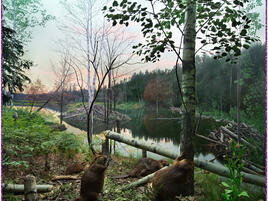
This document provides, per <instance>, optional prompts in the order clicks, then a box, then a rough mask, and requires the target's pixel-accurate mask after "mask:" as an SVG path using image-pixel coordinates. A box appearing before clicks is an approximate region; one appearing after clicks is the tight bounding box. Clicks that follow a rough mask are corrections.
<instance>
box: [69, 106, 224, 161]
mask: <svg viewBox="0 0 268 201" xmlns="http://www.w3.org/2000/svg"><path fill="white" fill-rule="evenodd" d="M121 112H122V113H124V114H127V115H128V116H130V117H131V120H130V121H126V122H121V123H120V133H121V134H122V135H128V136H130V137H134V138H136V139H142V140H145V141H148V142H155V143H157V144H158V145H159V146H161V147H163V148H164V149H169V150H170V151H171V152H175V153H179V150H180V132H181V126H180V125H181V121H180V117H178V114H173V113H171V112H170V111H169V110H167V109H161V110H159V111H158V112H156V111H153V110H151V109H149V108H142V109H139V110H135V111H133V110H131V111H121ZM65 121H66V122H67V123H68V124H70V125H72V126H75V127H78V128H80V129H84V130H86V124H85V123H84V122H81V121H76V120H74V119H72V120H68V119H67V120H65ZM196 121H197V122H199V124H198V125H199V126H198V129H197V132H198V134H202V135H208V134H209V132H210V131H212V130H213V129H215V128H218V127H219V126H221V125H222V123H220V122H216V121H215V120H212V119H201V120H199V118H197V119H196ZM108 129H110V130H113V131H117V126H116V123H115V122H113V123H111V124H110V125H109V127H108ZM104 130H106V125H105V124H104V123H103V122H101V121H95V122H94V130H93V133H94V134H98V133H101V132H102V131H104ZM118 146H119V148H117V151H119V152H120V153H121V154H123V155H130V154H132V155H134V156H135V155H136V156H135V157H140V156H141V150H138V149H136V148H133V147H130V146H127V145H122V143H120V145H118ZM194 147H195V157H197V158H199V159H202V160H211V159H214V158H215V157H214V155H213V154H212V153H211V152H210V150H209V147H208V143H207V142H206V141H204V140H203V139H200V138H197V137H196V138H195V139H194ZM148 156H150V157H153V158H156V159H158V158H162V156H159V155H157V154H154V153H150V152H149V153H148ZM215 162H216V163H218V161H216V160H215Z"/></svg>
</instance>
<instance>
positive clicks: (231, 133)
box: [220, 126, 256, 149]
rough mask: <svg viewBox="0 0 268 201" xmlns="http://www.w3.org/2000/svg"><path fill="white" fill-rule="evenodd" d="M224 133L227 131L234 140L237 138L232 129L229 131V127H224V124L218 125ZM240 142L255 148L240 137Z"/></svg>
mask: <svg viewBox="0 0 268 201" xmlns="http://www.w3.org/2000/svg"><path fill="white" fill-rule="evenodd" d="M220 128H221V129H222V130H223V131H224V132H225V133H227V134H228V135H229V136H230V137H232V138H235V139H236V140H238V136H237V135H236V134H234V133H233V132H232V131H230V130H229V129H227V128H225V127H224V126H221V127H220ZM241 142H243V143H244V144H246V145H248V146H250V147H252V148H253V149H256V147H255V146H254V145H252V144H250V143H249V142H247V141H246V140H245V139H243V138H241Z"/></svg>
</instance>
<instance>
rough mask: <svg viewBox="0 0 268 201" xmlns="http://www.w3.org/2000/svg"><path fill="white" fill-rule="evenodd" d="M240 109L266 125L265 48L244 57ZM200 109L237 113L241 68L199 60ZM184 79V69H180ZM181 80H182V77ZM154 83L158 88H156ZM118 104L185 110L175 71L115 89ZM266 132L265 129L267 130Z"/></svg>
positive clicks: (124, 83) (152, 74)
mask: <svg viewBox="0 0 268 201" xmlns="http://www.w3.org/2000/svg"><path fill="white" fill-rule="evenodd" d="M240 63H241V79H240V83H241V97H240V108H241V110H242V111H243V113H244V115H245V116H246V117H248V118H255V119H256V120H258V121H261V122H259V123H260V124H263V125H265V45H264V44H259V43H257V44H255V45H253V46H252V47H251V48H249V49H248V50H244V51H243V52H242V55H241V60H240ZM196 69H197V77H196V81H197V82H196V83H197V84H196V87H197V91H196V93H197V105H198V108H199V110H200V111H219V112H224V113H227V114H230V113H233V114H234V113H235V111H234V110H235V109H236V104H237V103H236V98H237V96H236V94H237V78H236V76H237V64H231V63H230V62H228V63H227V62H226V61H225V60H224V59H218V60H215V59H214V58H213V57H211V56H208V55H204V56H197V58H196ZM178 71H179V72H178V75H179V76H180V75H181V68H179V69H178ZM179 79H180V80H181V77H179ZM152 83H154V84H152ZM113 93H114V94H115V97H116V98H117V102H126V101H127V102H132V101H133V102H137V101H144V102H147V103H152V104H157V103H158V102H159V104H160V105H162V106H169V107H170V106H176V107H180V106H181V98H180V97H179V96H180V94H179V88H178V84H177V81H176V76H175V68H173V69H171V70H167V69H166V70H155V71H152V72H148V71H146V72H144V73H143V72H139V73H135V74H133V75H132V77H131V78H130V80H124V81H121V82H120V83H119V84H117V85H115V86H114V87H113ZM263 128H264V127H263Z"/></svg>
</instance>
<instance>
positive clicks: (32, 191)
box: [24, 175, 38, 201]
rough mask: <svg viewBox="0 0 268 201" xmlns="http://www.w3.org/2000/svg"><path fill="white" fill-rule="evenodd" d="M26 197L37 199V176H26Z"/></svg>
mask: <svg viewBox="0 0 268 201" xmlns="http://www.w3.org/2000/svg"><path fill="white" fill-rule="evenodd" d="M24 199H25V201H37V200H38V194H37V187H36V180H35V176H33V175H27V176H26V177H25V178H24Z"/></svg>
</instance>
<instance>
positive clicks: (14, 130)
mask: <svg viewBox="0 0 268 201" xmlns="http://www.w3.org/2000/svg"><path fill="white" fill-rule="evenodd" d="M15 111H16V112H17V113H18V120H17V121H14V119H13V117H12V116H13V114H14V112H15ZM2 118H3V128H2V132H3V133H2V140H3V145H4V146H3V149H4V151H3V164H4V165H10V166H12V165H13V166H17V165H21V164H24V165H25V166H27V162H26V161H25V160H24V159H23V158H27V157H29V156H32V155H35V154H40V155H42V154H48V153H55V152H64V153H66V154H67V155H69V156H70V157H71V156H72V155H73V154H75V153H78V152H82V151H84V150H85V147H83V146H81V145H82V144H83V143H82V139H81V138H80V137H78V136H76V135H74V134H72V133H69V132H59V131H53V129H52V128H51V127H50V125H51V124H52V123H53V121H54V118H55V117H53V116H52V115H47V114H42V113H36V112H34V113H30V112H29V111H28V110H26V109H17V110H11V109H10V108H6V107H4V108H3V112H2ZM17 155H21V156H22V157H21V159H20V160H17V159H16V160H14V158H16V156H17Z"/></svg>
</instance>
